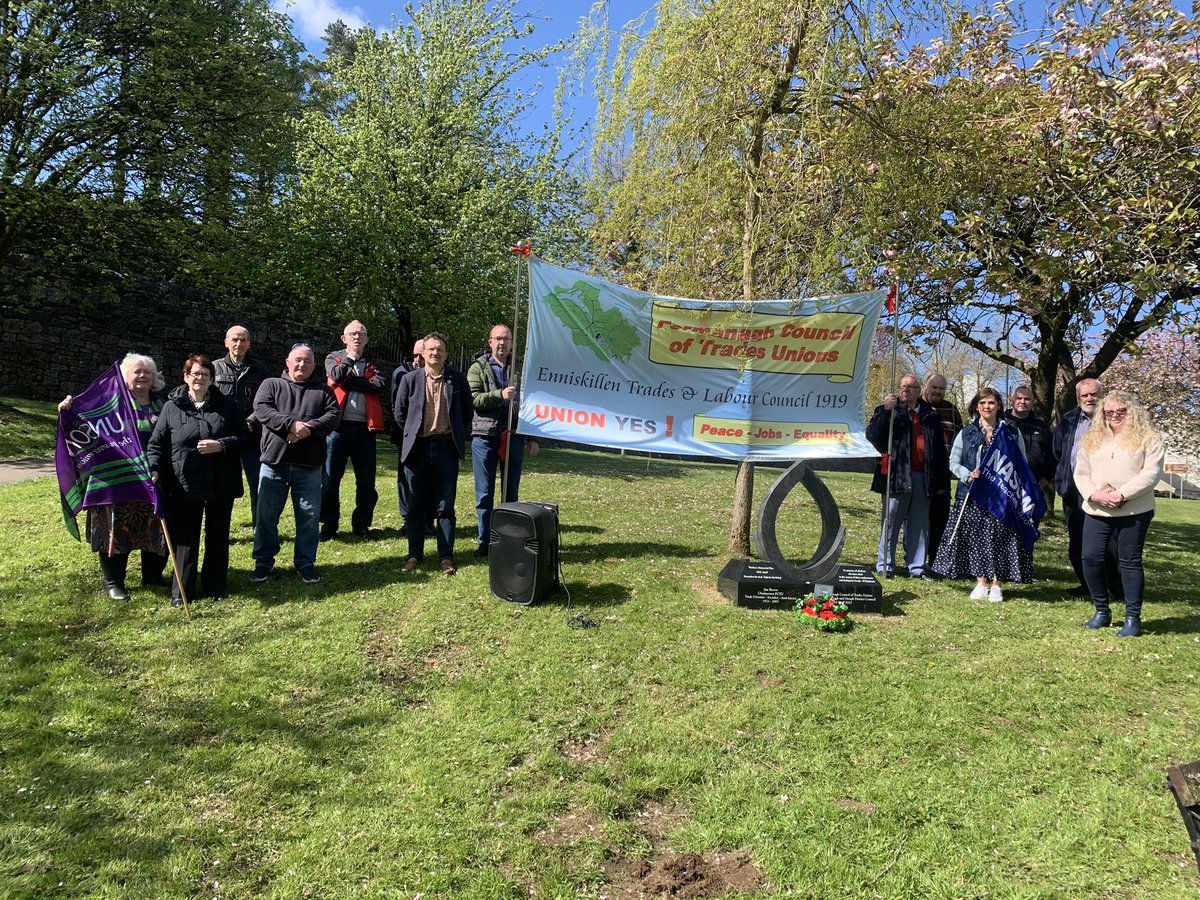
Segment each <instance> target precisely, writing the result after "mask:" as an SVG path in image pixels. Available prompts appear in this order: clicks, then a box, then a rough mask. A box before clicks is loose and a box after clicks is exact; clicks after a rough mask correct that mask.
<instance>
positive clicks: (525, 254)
mask: <svg viewBox="0 0 1200 900" xmlns="http://www.w3.org/2000/svg"><path fill="white" fill-rule="evenodd" d="M532 250H533V247H532V246H530V244H529V241H517V243H516V246H515V247H510V248H509V250H508V252H509V253H511V254H512V255H513V256H514V257H515V261H516V264H517V265H516V269H515V274H514V279H513V316H512V323H513V325H512V336H513V342H512V349H511V350H510V351H509V357H508V383H509V384H510V385H512V384H513V383H514V381H516V380H517V378H516V372H517V335H518V334H519V333H520V332H519V330H518V329H519V326H520V322H521V260H522V259H524V260H525V265H526V267H528V265H529V254H530V253H531V252H532ZM514 399H515V398H514ZM514 407H515V404H514V403H513V402H512V401H511V400H510V401H509V403H508V420H507V421H506V422H505V424H504V434H502V435H501V437H500V445H501V446H502V447H503V448H504V468H503V469H502V470H501V472H500V502H501V503H507V502H508V461H509V459H511V458H512V449H513V440H512V439H513V435H512V431H513V419H514V417H515V416H514Z"/></svg>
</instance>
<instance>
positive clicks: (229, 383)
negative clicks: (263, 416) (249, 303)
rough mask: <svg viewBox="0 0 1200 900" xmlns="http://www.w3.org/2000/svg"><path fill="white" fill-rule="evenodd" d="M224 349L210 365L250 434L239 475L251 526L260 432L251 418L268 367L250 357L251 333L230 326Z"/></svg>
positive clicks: (217, 384) (254, 519) (255, 513)
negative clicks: (242, 475)
mask: <svg viewBox="0 0 1200 900" xmlns="http://www.w3.org/2000/svg"><path fill="white" fill-rule="evenodd" d="M225 349H226V350H228V351H229V354H228V355H227V356H225V357H223V358H221V359H218V360H216V361H214V362H213V366H214V367H215V368H216V370H217V377H216V380H215V382H214V384H213V387H215V388H216V389H217V390H218V391H220V392H221V393H222V394H224V395H225V396H226V397H228V398H229V399H230V400H232V401H233V405H234V410H235V415H238V416H240V417H241V419H242V421H244V422H245V423H246V428H247V429H249V431H250V437H251V440H248V441H246V442H245V445H244V446H243V447H242V451H241V464H242V471H243V472H245V473H246V490H247V491H248V492H249V494H250V523H251V524H254V523H255V522H257V521H258V467H259V457H258V435H259V432H260V430H261V429H260V428H259V426H258V422H257V421H255V418H254V395H255V394H257V393H258V388H259V386H260V385H261V384H262V383H263V381H264V380H265V379H266V377H267V367H266V366H264V365H263V364H262V363H260V362H259V361H258V360H257V359H254V358H253V357H252V356H250V332H249V331H247V330H246V329H245V327H244V326H242V325H233V326H231V327H230V329H229V330H228V331H227V332H225Z"/></svg>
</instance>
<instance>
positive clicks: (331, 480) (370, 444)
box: [321, 422, 379, 531]
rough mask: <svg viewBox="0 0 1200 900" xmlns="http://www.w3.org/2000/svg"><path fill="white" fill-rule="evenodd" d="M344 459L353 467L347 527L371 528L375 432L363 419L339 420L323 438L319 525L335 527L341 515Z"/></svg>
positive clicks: (376, 495) (375, 496) (376, 499)
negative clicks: (352, 489)
mask: <svg viewBox="0 0 1200 900" xmlns="http://www.w3.org/2000/svg"><path fill="white" fill-rule="evenodd" d="M346 460H349V461H350V465H351V466H353V468H354V512H353V513H351V515H350V527H351V528H352V529H353V530H355V531H365V530H366V529H368V528H370V527H371V520H372V518H373V517H374V515H375V504H376V503H378V502H379V492H378V491H377V490H375V432H373V431H371V430H370V428H368V427H367V423H366V422H343V423H342V424H341V425H339V426H338V427H337V428H336V429H334V430H333V431H331V432H330V433H329V434H328V435H327V436H326V438H325V471H324V474H323V482H322V489H321V524H322V525H328V526H332V527H333V528H335V529H336V528H337V524H338V519H339V518H341V514H342V503H341V485H342V476H343V475H345V474H346Z"/></svg>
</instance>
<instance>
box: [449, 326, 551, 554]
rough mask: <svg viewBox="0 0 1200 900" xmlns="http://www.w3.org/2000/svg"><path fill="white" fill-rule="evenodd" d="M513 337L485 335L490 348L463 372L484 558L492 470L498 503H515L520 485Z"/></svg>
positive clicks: (533, 447) (479, 550) (532, 450)
mask: <svg viewBox="0 0 1200 900" xmlns="http://www.w3.org/2000/svg"><path fill="white" fill-rule="evenodd" d="M512 346H513V336H512V330H511V329H510V328H509V327H508V326H507V325H495V326H493V327H492V330H491V333H490V334H489V335H488V349H487V350H486V351H484V352H483V353H480V354H479V355H478V356H476V357H475V361H474V362H473V363H471V367H470V368H469V369H467V384H469V385H470V386H471V404H472V405H473V406H474V409H475V413H474V417H473V419H472V421H471V467H472V470H473V474H474V476H475V513H476V516H477V518H478V520H479V532H478V547H476V549H475V555H476V556H487V554H488V545H489V544H490V543H491V533H492V507H493V506H494V505H495V500H496V469H497V468H500V469H501V477H500V482H501V484H502V485H503V491H504V499H503V500H502V501H501V502H502V503H513V502H515V501H516V499H517V491H518V490H519V488H520V485H521V468H522V464H523V463H524V461H525V445H526V441H525V438H523V437H521V436H520V435H518V434H517V424H518V423H517V416H516V410H517V409H518V408H519V407H520V405H521V396H520V392H519V391H518V390H517V387H516V385H515V384H514V380H513V378H512V372H511V367H510V365H509V363H510V361H511V357H512ZM528 443H529V455H530V456H537V453H538V442H537V441H529V442H528Z"/></svg>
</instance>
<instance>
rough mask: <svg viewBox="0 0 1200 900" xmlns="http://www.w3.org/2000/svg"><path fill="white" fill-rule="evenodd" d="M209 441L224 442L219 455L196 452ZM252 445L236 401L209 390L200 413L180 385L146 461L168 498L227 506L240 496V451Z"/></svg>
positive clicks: (165, 409)
mask: <svg viewBox="0 0 1200 900" xmlns="http://www.w3.org/2000/svg"><path fill="white" fill-rule="evenodd" d="M209 439H212V440H218V441H220V442H221V448H222V451H221V452H220V453H201V452H200V451H199V450H197V449H196V445H197V444H198V443H199V442H200V441H202V440H209ZM248 439H249V435H248V434H247V432H246V421H245V419H244V418H243V417H242V416H241V415H240V414H239V412H238V410H237V409H236V408H235V406H234V404H233V401H232V400H230V399H229V398H228V397H226V396H225V395H224V394H222V393H221V392H220V391H217V390H210V391H209V392H208V397H207V398H206V400H205V403H204V408H203V409H197V408H196V404H194V403H193V402H192V398H191V397H189V396H188V390H187V387H185V386H184V385H180V386H179V387H177V388H176V389H175V390H173V391H172V392H171V397H170V399H169V400H168V401H167V403H166V405H165V406H163V409H162V412H161V413H160V414H159V416H158V423H157V424H156V425H155V426H154V433H153V434H151V435H150V443H149V445H148V446H147V447H146V455H147V459H148V462H149V465H150V471H151V472H154V473H156V474H157V475H158V486H159V488H160V489H162V490H165V491H166V493H167V496H168V497H183V498H186V499H188V500H228V499H231V498H233V497H240V496H242V464H241V451H242V447H243V446H244V445H245V442H246V441H247V440H248Z"/></svg>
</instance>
